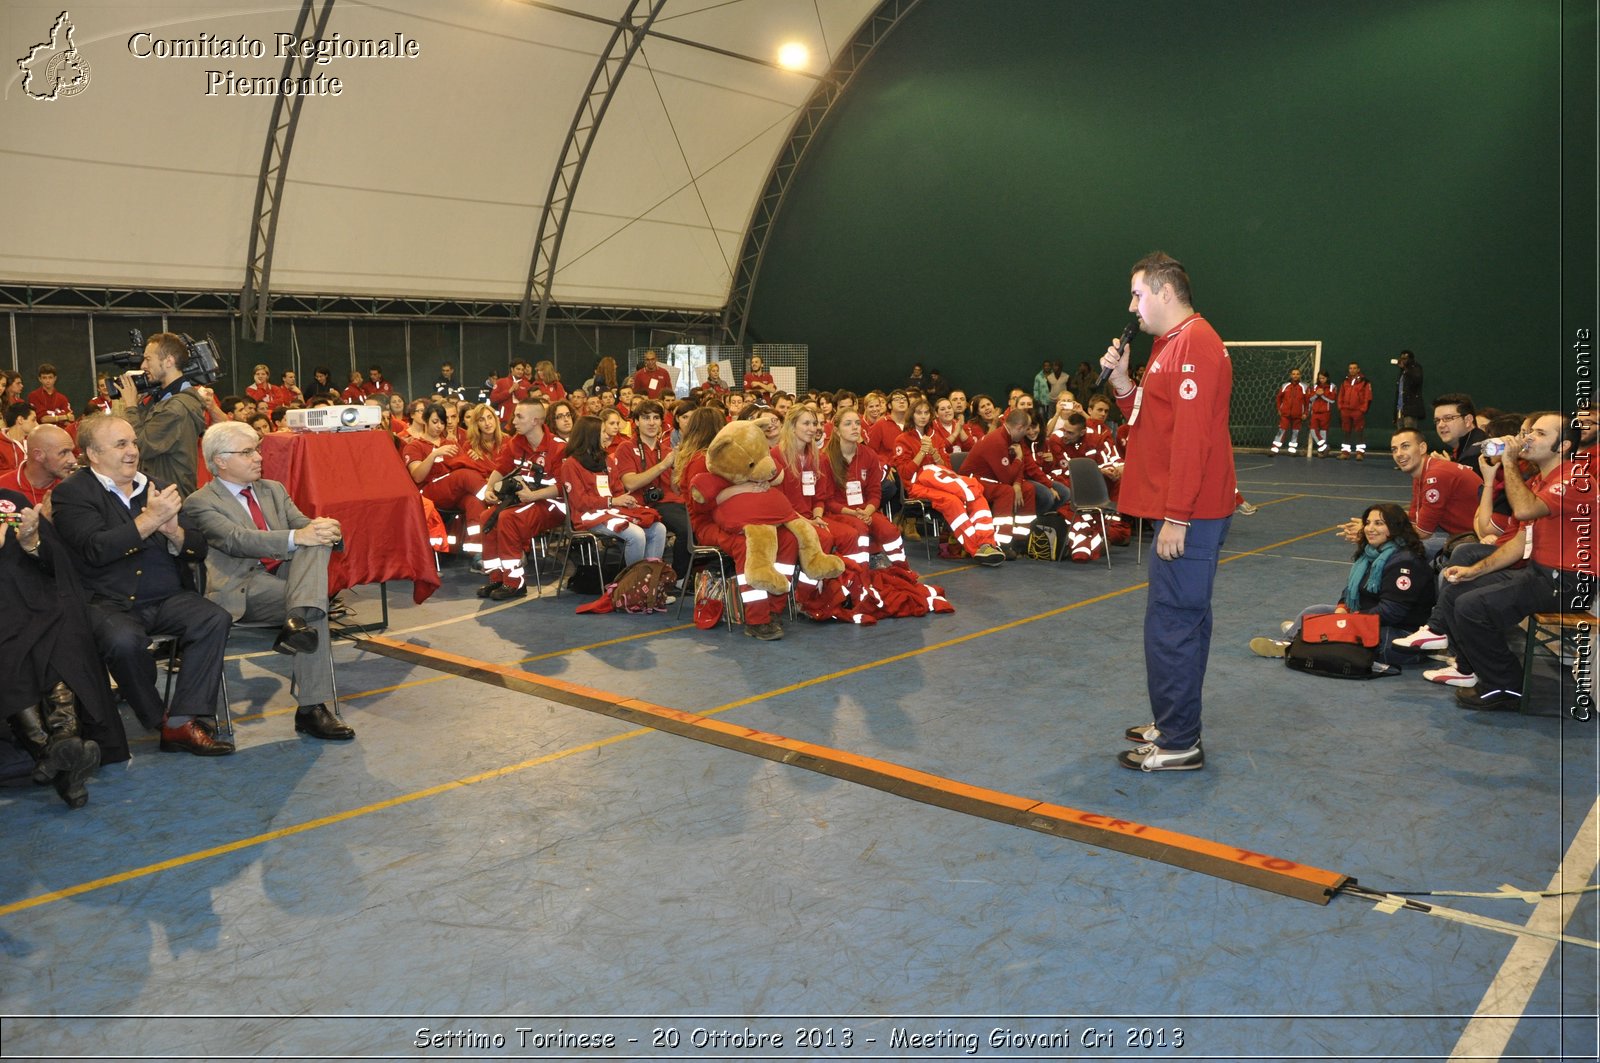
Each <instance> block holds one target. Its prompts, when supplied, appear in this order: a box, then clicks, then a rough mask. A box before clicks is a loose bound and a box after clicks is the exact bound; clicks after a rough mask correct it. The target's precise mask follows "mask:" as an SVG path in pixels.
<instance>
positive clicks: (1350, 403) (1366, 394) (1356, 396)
mask: <svg viewBox="0 0 1600 1063" xmlns="http://www.w3.org/2000/svg"><path fill="white" fill-rule="evenodd" d="M1371 405H1372V384H1371V382H1370V381H1368V380H1367V378H1366V377H1364V376H1347V377H1345V378H1344V379H1343V380H1341V381H1340V382H1339V412H1340V413H1343V414H1357V413H1366V412H1367V407H1369V406H1371Z"/></svg>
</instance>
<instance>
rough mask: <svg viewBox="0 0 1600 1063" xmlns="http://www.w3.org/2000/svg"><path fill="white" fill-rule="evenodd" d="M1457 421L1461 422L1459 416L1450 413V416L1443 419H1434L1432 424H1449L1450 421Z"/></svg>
mask: <svg viewBox="0 0 1600 1063" xmlns="http://www.w3.org/2000/svg"><path fill="white" fill-rule="evenodd" d="M1459 420H1461V415H1460V414H1458V413H1452V414H1449V415H1448V416H1445V417H1435V418H1434V419H1433V423H1434V424H1449V423H1450V422H1451V421H1459Z"/></svg>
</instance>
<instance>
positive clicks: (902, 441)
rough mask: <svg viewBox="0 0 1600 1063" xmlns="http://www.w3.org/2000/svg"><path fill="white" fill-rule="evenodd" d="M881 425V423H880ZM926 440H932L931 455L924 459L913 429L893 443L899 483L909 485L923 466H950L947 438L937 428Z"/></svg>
mask: <svg viewBox="0 0 1600 1063" xmlns="http://www.w3.org/2000/svg"><path fill="white" fill-rule="evenodd" d="M880 423H881V422H880ZM928 438H930V439H932V440H933V453H931V454H929V455H928V456H927V457H926V458H924V457H922V439H923V437H922V436H921V435H919V434H918V433H917V430H916V429H915V428H908V429H906V430H905V431H904V432H901V433H900V438H899V439H896V440H895V442H894V452H893V453H894V467H895V468H896V469H897V470H899V472H900V482H901V483H905V484H909V483H912V482H913V481H915V480H916V478H917V474H918V473H920V472H921V471H922V467H923V466H924V465H943V466H945V467H947V468H948V467H949V465H950V447H949V441H948V438H947V437H945V436H944V435H942V434H941V433H940V432H939V431H938V429H937V428H935V429H934V430H933V431H932V432H930V433H928Z"/></svg>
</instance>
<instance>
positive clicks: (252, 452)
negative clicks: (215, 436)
mask: <svg viewBox="0 0 1600 1063" xmlns="http://www.w3.org/2000/svg"><path fill="white" fill-rule="evenodd" d="M217 453H218V454H223V455H227V454H244V455H247V456H254V455H256V454H260V453H261V448H260V447H251V448H250V449H249V450H219V451H217Z"/></svg>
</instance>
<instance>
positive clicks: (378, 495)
mask: <svg viewBox="0 0 1600 1063" xmlns="http://www.w3.org/2000/svg"><path fill="white" fill-rule="evenodd" d="M261 475H262V476H263V477H265V478H266V479H268V480H277V481H279V482H280V483H282V484H283V485H284V486H285V487H286V488H288V489H289V497H290V498H292V499H294V503H295V505H297V506H299V507H300V510H301V512H303V513H305V514H306V516H308V517H332V518H333V519H335V520H337V521H338V522H339V523H340V524H341V525H342V526H343V528H344V550H343V551H338V550H335V551H334V552H333V555H332V556H331V557H330V558H329V561H328V593H329V594H330V595H334V594H338V593H339V592H340V591H342V590H344V589H345V588H347V587H354V586H356V585H358V584H362V583H384V582H386V581H388V580H392V579H408V580H410V581H411V587H412V591H411V597H412V598H413V600H415V601H416V602H417V604H419V605H420V604H422V603H423V602H424V601H426V600H427V598H428V596H429V595H430V594H432V593H433V592H434V591H436V590H438V589H439V570H438V568H437V566H436V565H435V563H434V559H433V551H432V550H431V549H430V548H429V547H428V528H427V524H426V523H425V522H424V521H423V517H422V496H421V494H419V493H418V491H417V485H416V484H415V483H413V482H412V481H411V474H410V473H408V472H406V467H405V464H404V463H403V462H401V460H400V455H399V454H398V453H396V452H395V449H394V443H393V442H392V441H391V440H390V438H389V434H388V433H387V432H299V433H293V434H290V433H283V432H274V433H272V434H271V435H268V436H266V437H264V438H263V439H262V440H261Z"/></svg>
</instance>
